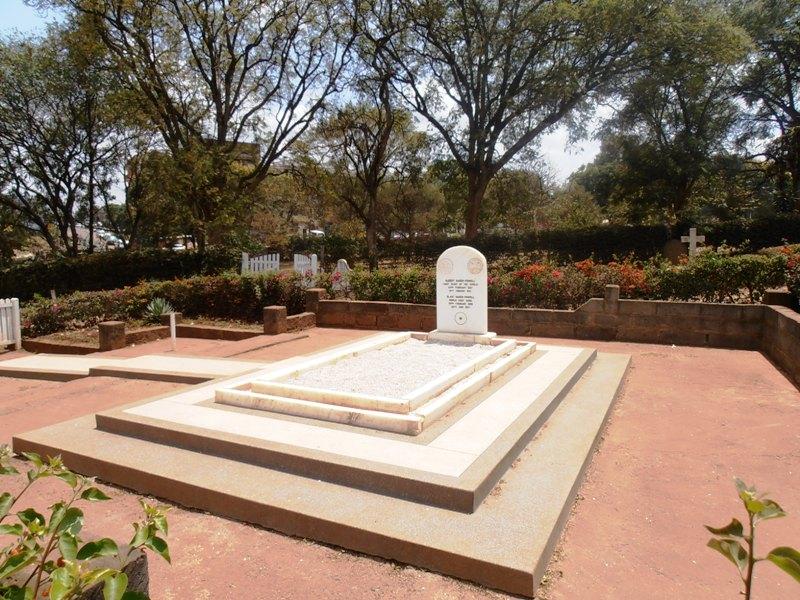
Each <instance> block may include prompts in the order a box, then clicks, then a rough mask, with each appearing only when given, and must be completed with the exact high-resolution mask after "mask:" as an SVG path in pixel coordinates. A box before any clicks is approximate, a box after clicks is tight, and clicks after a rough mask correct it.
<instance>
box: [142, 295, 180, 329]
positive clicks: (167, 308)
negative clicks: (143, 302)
mask: <svg viewBox="0 0 800 600" xmlns="http://www.w3.org/2000/svg"><path fill="white" fill-rule="evenodd" d="M171 312H175V309H174V308H172V305H171V304H170V303H169V302H167V300H165V299H164V298H153V299H152V300H150V303H149V304H148V305H147V308H146V309H145V315H146V317H147V320H148V321H150V322H153V323H157V322H158V321H159V319H160V318H161V316H162V315H168V314H169V313H171Z"/></svg>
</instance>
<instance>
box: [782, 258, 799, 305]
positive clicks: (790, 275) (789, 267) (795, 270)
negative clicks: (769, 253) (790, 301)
mask: <svg viewBox="0 0 800 600" xmlns="http://www.w3.org/2000/svg"><path fill="white" fill-rule="evenodd" d="M781 252H782V254H783V255H784V256H785V257H786V286H787V287H788V288H789V291H790V292H792V295H793V296H794V297H795V298H796V299H800V252H798V251H797V250H796V249H794V248H790V247H788V246H787V247H785V248H783V249H782V250H781Z"/></svg>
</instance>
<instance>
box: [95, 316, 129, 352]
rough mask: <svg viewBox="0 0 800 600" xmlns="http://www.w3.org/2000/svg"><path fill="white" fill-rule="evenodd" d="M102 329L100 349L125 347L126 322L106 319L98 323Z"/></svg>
mask: <svg viewBox="0 0 800 600" xmlns="http://www.w3.org/2000/svg"><path fill="white" fill-rule="evenodd" d="M98 329H99V330H100V350H117V349H119V348H124V347H125V323H123V322H122V321H106V322H105V323H100V325H98Z"/></svg>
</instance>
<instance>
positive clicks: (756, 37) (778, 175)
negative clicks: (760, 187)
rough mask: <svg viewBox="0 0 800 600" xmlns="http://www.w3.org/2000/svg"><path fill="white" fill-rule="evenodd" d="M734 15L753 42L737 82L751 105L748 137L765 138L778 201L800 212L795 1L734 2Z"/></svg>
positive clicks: (799, 51) (798, 9)
mask: <svg viewBox="0 0 800 600" xmlns="http://www.w3.org/2000/svg"><path fill="white" fill-rule="evenodd" d="M733 13H734V15H735V17H736V19H737V21H738V22H739V23H741V26H742V27H743V28H745V29H746V30H747V31H748V33H749V34H750V36H751V38H752V40H753V44H754V47H753V49H752V52H751V53H750V56H749V57H748V60H747V61H746V63H745V66H744V69H743V71H742V75H741V78H740V79H739V82H738V91H739V93H740V94H741V96H742V98H744V100H745V102H746V103H747V105H748V106H749V107H750V108H751V109H752V112H751V113H750V114H749V126H750V131H749V137H750V138H755V139H760V140H768V143H767V145H766V147H765V148H764V151H763V156H764V157H765V158H766V159H767V160H768V161H769V162H770V165H771V174H772V176H773V178H774V179H775V182H776V187H777V190H778V194H779V203H780V205H781V206H782V208H783V209H784V210H791V209H794V210H800V2H797V0H758V1H755V2H753V1H748V2H738V3H736V4H735V5H734V11H733ZM776 134H777V135H776Z"/></svg>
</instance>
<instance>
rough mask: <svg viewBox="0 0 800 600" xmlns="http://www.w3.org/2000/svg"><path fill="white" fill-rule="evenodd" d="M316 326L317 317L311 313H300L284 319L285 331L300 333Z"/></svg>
mask: <svg viewBox="0 0 800 600" xmlns="http://www.w3.org/2000/svg"><path fill="white" fill-rule="evenodd" d="M316 326H317V315H315V314H314V313H313V312H302V313H300V314H297V315H291V316H288V317H286V331H300V330H302V329H311V328H312V327H316Z"/></svg>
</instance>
